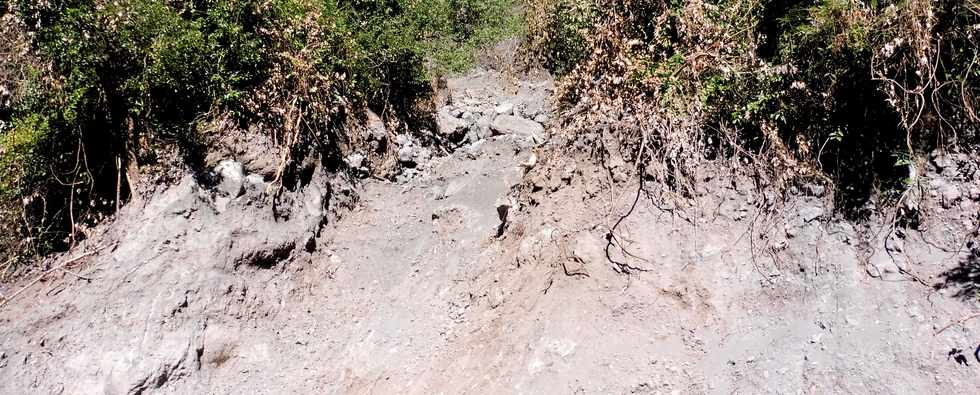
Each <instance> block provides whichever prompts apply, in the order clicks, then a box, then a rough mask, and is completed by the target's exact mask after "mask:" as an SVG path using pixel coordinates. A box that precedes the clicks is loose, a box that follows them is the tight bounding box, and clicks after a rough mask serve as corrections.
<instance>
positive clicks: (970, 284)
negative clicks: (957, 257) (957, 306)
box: [936, 241, 980, 301]
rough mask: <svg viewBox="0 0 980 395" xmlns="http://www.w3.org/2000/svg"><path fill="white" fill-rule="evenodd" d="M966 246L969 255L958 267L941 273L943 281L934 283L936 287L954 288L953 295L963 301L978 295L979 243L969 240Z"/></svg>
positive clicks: (979, 286) (979, 276)
mask: <svg viewBox="0 0 980 395" xmlns="http://www.w3.org/2000/svg"><path fill="white" fill-rule="evenodd" d="M967 247H969V249H970V255H968V256H967V257H966V258H964V259H963V260H962V261H960V265H959V266H958V267H956V268H953V269H951V270H949V271H947V272H946V273H943V274H942V276H943V277H944V278H945V281H943V282H942V283H939V284H937V285H936V289H943V288H955V289H956V293H955V294H953V296H955V297H957V298H960V299H963V300H965V301H969V300H973V299H975V298H977V297H980V245H977V243H976V242H975V241H970V242H969V243H968V244H967Z"/></svg>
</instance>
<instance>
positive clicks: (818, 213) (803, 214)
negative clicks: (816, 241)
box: [799, 206, 824, 222]
mask: <svg viewBox="0 0 980 395" xmlns="http://www.w3.org/2000/svg"><path fill="white" fill-rule="evenodd" d="M799 214H800V218H802V219H803V222H813V221H814V220H816V219H818V218H821V217H823V215H824V211H823V207H820V206H808V207H803V208H801V209H800V211H799Z"/></svg>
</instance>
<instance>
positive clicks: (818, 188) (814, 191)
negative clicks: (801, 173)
mask: <svg viewBox="0 0 980 395" xmlns="http://www.w3.org/2000/svg"><path fill="white" fill-rule="evenodd" d="M803 190H804V191H806V193H807V195H809V196H814V197H823V195H824V193H827V188H826V187H824V186H823V185H819V184H806V185H804V186H803Z"/></svg>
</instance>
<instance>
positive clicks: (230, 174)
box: [214, 160, 245, 197]
mask: <svg viewBox="0 0 980 395" xmlns="http://www.w3.org/2000/svg"><path fill="white" fill-rule="evenodd" d="M214 172H215V173H217V174H218V175H219V176H221V182H220V183H219V184H218V190H220V191H221V192H224V193H225V194H227V195H229V196H231V197H238V196H241V194H242V193H244V192H245V167H244V166H242V164H241V163H239V162H236V161H233V160H223V161H221V162H220V163H218V166H216V167H215V168H214Z"/></svg>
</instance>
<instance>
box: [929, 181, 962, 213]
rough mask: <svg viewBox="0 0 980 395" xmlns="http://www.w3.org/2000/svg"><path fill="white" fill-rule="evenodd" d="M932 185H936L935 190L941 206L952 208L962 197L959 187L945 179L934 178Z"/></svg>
mask: <svg viewBox="0 0 980 395" xmlns="http://www.w3.org/2000/svg"><path fill="white" fill-rule="evenodd" d="M933 185H935V187H936V192H938V194H939V202H940V204H942V206H943V208H947V209H949V208H953V207H954V206H955V205H956V203H958V202H959V201H960V199H961V198H962V197H963V193H962V192H960V189H959V188H957V187H956V185H953V184H952V183H950V182H948V181H946V180H943V179H936V180H934V181H933Z"/></svg>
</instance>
